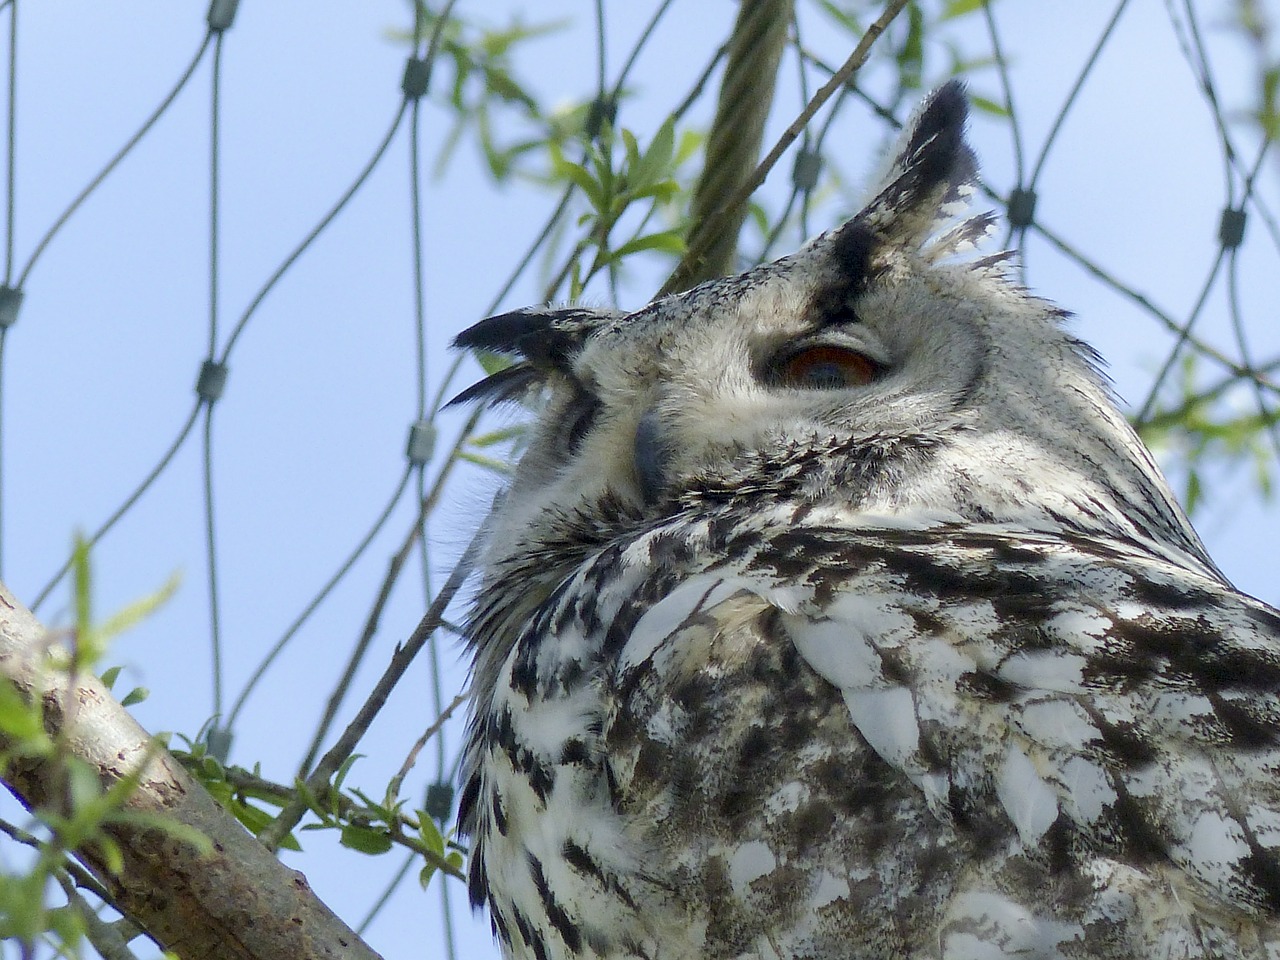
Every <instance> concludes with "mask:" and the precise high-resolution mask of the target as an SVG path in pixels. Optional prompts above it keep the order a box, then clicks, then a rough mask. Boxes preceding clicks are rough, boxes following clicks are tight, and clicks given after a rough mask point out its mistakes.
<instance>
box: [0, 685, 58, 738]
mask: <svg viewBox="0 0 1280 960" xmlns="http://www.w3.org/2000/svg"><path fill="white" fill-rule="evenodd" d="M0 731H3V732H4V733H5V734H7V735H8V736H9V737H10V738H12V739H13V740H15V741H16V742H17V743H18V745H19V751H20V752H21V753H22V754H24V755H26V756H35V755H42V754H45V753H47V752H48V751H49V750H50V749H52V747H53V741H52V740H50V739H49V735H48V734H47V733H46V732H45V729H44V720H43V718H42V717H41V710H40V705H39V704H38V703H34V702H28V701H27V699H26V698H25V697H23V695H22V694H21V693H19V692H18V688H17V687H15V686H14V685H13V681H12V680H10V679H9V678H8V677H0Z"/></svg>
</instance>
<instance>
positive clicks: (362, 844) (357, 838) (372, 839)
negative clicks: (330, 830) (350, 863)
mask: <svg viewBox="0 0 1280 960" xmlns="http://www.w3.org/2000/svg"><path fill="white" fill-rule="evenodd" d="M338 842H339V843H341V844H342V845H343V846H344V847H347V848H348V849H350V850H357V851H359V852H360V853H367V854H369V855H370V856H377V855H378V854H380V853H386V852H387V851H388V850H390V849H391V835H390V834H389V833H387V831H386V830H382V829H378V828H374V827H363V826H358V825H356V824H354V823H348V824H344V825H343V827H342V833H341V836H340V838H339V841H338Z"/></svg>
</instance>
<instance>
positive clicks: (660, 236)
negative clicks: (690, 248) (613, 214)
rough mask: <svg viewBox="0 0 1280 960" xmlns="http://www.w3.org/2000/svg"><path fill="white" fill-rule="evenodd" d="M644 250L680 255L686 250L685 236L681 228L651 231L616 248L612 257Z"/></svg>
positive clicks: (618, 258) (615, 258) (617, 258)
mask: <svg viewBox="0 0 1280 960" xmlns="http://www.w3.org/2000/svg"><path fill="white" fill-rule="evenodd" d="M642 250H661V251H662V252H663V253H671V254H675V255H676V256H679V255H680V254H682V253H684V251H685V243H684V237H683V235H682V232H681V231H679V230H663V231H662V232H660V233H650V234H648V235H646V236H643V237H636V238H635V239H634V240H628V241H627V242H626V243H624V244H623V245H622V246H620V247H618V249H616V250H614V251H613V253H612V255H611V256H610V259H611V260H621V259H622V258H623V257H628V256H630V255H631V254H633V253H639V252H640V251H642Z"/></svg>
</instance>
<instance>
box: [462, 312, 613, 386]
mask: <svg viewBox="0 0 1280 960" xmlns="http://www.w3.org/2000/svg"><path fill="white" fill-rule="evenodd" d="M622 315H623V314H621V313H620V312H618V311H616V310H599V309H594V308H591V307H563V308H556V307H527V308H525V309H523V310H513V311H511V312H510V313H500V314H497V315H496V316H492V317H486V318H485V319H484V320H481V321H480V322H479V323H477V324H475V325H473V326H470V327H468V328H467V329H466V330H463V331H462V332H461V333H460V334H458V335H457V336H456V337H454V338H453V347H454V349H457V350H483V351H486V352H488V353H496V354H500V355H502V356H506V357H511V358H513V359H514V360H515V361H516V362H515V363H513V364H511V365H510V366H508V367H504V368H502V369H501V370H498V371H497V372H496V373H493V374H490V375H489V376H488V377H485V378H484V379H483V380H481V381H479V382H478V383H474V384H472V385H471V386H470V387H468V388H467V389H466V390H463V391H462V393H460V394H458V395H457V396H456V397H454V398H453V399H452V400H450V401H449V402H448V404H446V406H450V407H452V406H456V405H459V404H464V403H470V402H472V401H482V402H485V403H491V404H496V403H511V402H517V401H520V400H522V399H523V398H524V397H525V395H526V394H528V393H529V392H530V391H531V390H534V389H535V388H537V387H538V386H539V385H540V384H543V383H545V382H546V379H547V375H548V374H549V373H551V372H552V371H555V372H558V373H562V374H565V375H566V376H570V375H572V368H573V359H574V357H576V356H577V354H578V352H579V351H580V350H581V349H582V345H583V344H584V343H585V342H586V340H587V338H588V337H589V336H591V334H592V332H593V331H595V330H598V329H599V328H600V327H602V326H604V325H606V324H608V323H610V322H612V321H614V320H616V319H617V318H618V317H620V316H622Z"/></svg>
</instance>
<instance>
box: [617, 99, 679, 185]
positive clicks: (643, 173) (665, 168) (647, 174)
mask: <svg viewBox="0 0 1280 960" xmlns="http://www.w3.org/2000/svg"><path fill="white" fill-rule="evenodd" d="M623 133H624V135H625V134H626V131H623ZM675 145H676V133H675V120H674V119H673V118H671V117H668V118H667V119H666V120H665V121H664V122H663V124H662V126H660V127H659V128H658V130H657V132H656V133H654V135H653V140H651V141H650V142H649V149H648V150H646V151H645V153H644V156H643V157H641V158H640V159H639V160H638V161H637V162H634V163H631V162H628V165H627V170H628V174H629V176H628V181H629V183H630V187H631V189H632V191H635V190H643V189H644V188H646V187H650V186H652V185H653V184H656V183H658V182H659V181H660V180H666V179H668V175H669V174H670V172H671V167H672V164H671V159H672V157H673V155H674V154H675Z"/></svg>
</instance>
